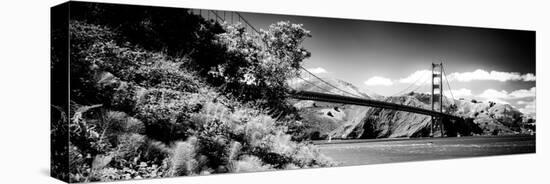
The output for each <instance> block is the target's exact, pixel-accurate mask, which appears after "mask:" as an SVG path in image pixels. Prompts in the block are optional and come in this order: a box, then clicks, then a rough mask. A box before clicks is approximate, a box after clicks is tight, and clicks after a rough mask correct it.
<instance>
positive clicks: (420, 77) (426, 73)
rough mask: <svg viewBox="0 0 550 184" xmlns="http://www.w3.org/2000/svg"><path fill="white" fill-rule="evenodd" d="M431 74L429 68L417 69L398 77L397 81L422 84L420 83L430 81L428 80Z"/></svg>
mask: <svg viewBox="0 0 550 184" xmlns="http://www.w3.org/2000/svg"><path fill="white" fill-rule="evenodd" d="M431 75H432V71H430V70H418V71H415V72H414V73H412V74H410V75H409V76H407V77H405V78H401V79H399V80H398V81H399V82H400V83H407V84H412V83H416V84H417V85H422V84H426V83H429V82H431V80H430V76H431Z"/></svg>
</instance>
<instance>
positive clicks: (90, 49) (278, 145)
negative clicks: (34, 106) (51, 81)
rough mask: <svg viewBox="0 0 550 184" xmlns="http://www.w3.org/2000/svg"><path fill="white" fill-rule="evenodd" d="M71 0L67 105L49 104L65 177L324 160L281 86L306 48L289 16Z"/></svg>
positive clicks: (306, 33)
mask: <svg viewBox="0 0 550 184" xmlns="http://www.w3.org/2000/svg"><path fill="white" fill-rule="evenodd" d="M73 6H74V7H72V8H73V9H72V10H74V11H73V12H77V13H75V14H74V15H72V17H71V21H70V27H69V30H70V39H71V40H70V49H71V52H70V59H71V63H70V68H71V70H70V75H71V81H70V85H71V88H70V94H71V98H70V103H71V104H70V110H67V109H62V108H55V109H54V110H57V111H60V113H68V115H69V117H70V119H60V120H59V123H58V124H64V123H68V124H69V129H68V130H66V131H68V134H69V135H70V142H69V158H70V159H69V162H70V163H69V168H68V169H69V173H70V180H71V181H72V182H83V181H109V180H120V179H131V178H133V179H136V178H154V177H168V176H181V175H198V174H210V173H227V172H247V171H262V170H273V169H289V168H307V167H323V166H332V165H334V163H332V161H330V159H328V158H326V157H324V156H323V155H321V154H320V153H319V151H318V150H317V149H316V148H315V147H314V146H312V145H310V144H308V143H304V142H303V141H302V140H304V138H305V137H304V136H303V133H302V130H303V129H304V127H303V126H304V125H302V124H301V123H300V121H299V117H298V116H297V113H296V110H295V109H294V108H293V107H292V106H291V105H290V104H289V103H288V102H287V100H286V96H285V94H286V92H287V90H288V89H289V88H288V86H287V80H288V79H290V78H293V77H295V76H296V75H299V73H298V69H299V67H300V64H301V62H302V61H303V60H304V59H305V58H307V57H309V56H310V53H309V52H308V51H307V50H305V49H304V48H302V47H301V43H302V41H303V40H304V39H305V38H307V37H309V36H310V34H309V31H307V30H305V29H304V28H302V26H301V25H297V24H291V23H289V22H279V23H276V24H273V25H271V26H270V28H269V29H268V30H262V31H261V32H260V33H259V34H250V33H247V32H246V31H245V29H244V28H243V27H242V26H240V25H220V24H217V23H215V22H211V21H207V20H204V19H202V18H201V17H200V16H196V15H193V14H190V13H188V11H186V10H181V9H166V8H155V7H138V6H120V5H104V4H79V3H75V4H73ZM78 12H80V13H78ZM258 40H261V41H258ZM56 65H59V62H54V61H52V68H56V67H61V66H56ZM54 105H55V104H54ZM55 107H57V106H55ZM55 125H56V124H54V127H52V130H55V131H63V130H62V129H58V128H56V127H55ZM55 131H53V132H52V133H56V132H55ZM59 167H62V166H59Z"/></svg>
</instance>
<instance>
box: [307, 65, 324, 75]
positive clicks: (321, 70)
mask: <svg viewBox="0 0 550 184" xmlns="http://www.w3.org/2000/svg"><path fill="white" fill-rule="evenodd" d="M307 70H308V71H309V72H311V73H313V74H322V73H328V72H327V70H325V69H324V68H321V67H317V68H308V69H307Z"/></svg>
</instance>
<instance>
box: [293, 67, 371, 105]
mask: <svg viewBox="0 0 550 184" xmlns="http://www.w3.org/2000/svg"><path fill="white" fill-rule="evenodd" d="M300 68H301V69H302V70H304V71H306V72H307V73H309V74H310V75H312V76H313V77H315V78H317V80H320V81H321V82H323V83H325V84H327V85H329V86H330V87H332V88H335V89H337V90H339V91H342V92H344V93H347V94H349V95H352V96H355V97H358V98H364V97H362V96H359V95H356V94H353V93H350V92H347V91H345V90H342V89H340V88H338V87H336V86H334V85H332V84H330V83H329V82H327V81H325V80H323V79H321V78H320V77H318V76H316V75H315V74H313V73H311V72H310V71H308V70H307V69H305V68H304V67H303V66H300Z"/></svg>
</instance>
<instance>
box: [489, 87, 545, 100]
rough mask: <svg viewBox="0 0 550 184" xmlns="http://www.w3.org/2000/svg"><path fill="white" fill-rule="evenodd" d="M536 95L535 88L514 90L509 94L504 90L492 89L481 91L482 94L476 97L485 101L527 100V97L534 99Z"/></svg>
mask: <svg viewBox="0 0 550 184" xmlns="http://www.w3.org/2000/svg"><path fill="white" fill-rule="evenodd" d="M535 93H536V87H532V88H531V89H520V90H515V91H512V92H510V93H508V92H507V91H506V90H501V91H498V90H494V89H487V90H485V91H483V93H481V94H479V95H478V97H482V98H487V99H494V98H497V99H503V100H506V99H520V98H527V97H535V95H536V94H535Z"/></svg>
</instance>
